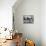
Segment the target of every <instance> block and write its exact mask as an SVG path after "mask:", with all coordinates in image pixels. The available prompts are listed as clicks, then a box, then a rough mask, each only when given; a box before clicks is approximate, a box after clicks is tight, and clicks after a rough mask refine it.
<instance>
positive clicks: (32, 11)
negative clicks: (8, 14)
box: [13, 0, 46, 46]
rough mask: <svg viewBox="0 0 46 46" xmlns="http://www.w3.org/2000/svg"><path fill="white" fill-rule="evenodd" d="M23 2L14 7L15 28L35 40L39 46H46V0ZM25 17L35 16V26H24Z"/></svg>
mask: <svg viewBox="0 0 46 46" xmlns="http://www.w3.org/2000/svg"><path fill="white" fill-rule="evenodd" d="M23 1H24V2H23ZM23 1H22V3H16V4H15V5H14V6H13V12H14V15H15V28H16V29H17V30H18V31H19V32H23V34H24V36H26V37H27V38H29V39H30V38H31V39H34V40H35V42H36V44H37V46H46V0H41V1H40V0H28V1H27V0H23ZM23 15H34V24H23ZM27 34H28V35H27ZM30 36H31V37H30ZM39 44H42V45H39Z"/></svg>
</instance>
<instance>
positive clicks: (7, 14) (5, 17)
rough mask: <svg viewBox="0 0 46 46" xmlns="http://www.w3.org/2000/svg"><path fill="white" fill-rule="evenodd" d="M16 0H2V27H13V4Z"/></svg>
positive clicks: (0, 5) (0, 7)
mask: <svg viewBox="0 0 46 46" xmlns="http://www.w3.org/2000/svg"><path fill="white" fill-rule="evenodd" d="M15 2H16V0H0V27H7V28H9V29H11V28H12V6H13V4H14V3H15Z"/></svg>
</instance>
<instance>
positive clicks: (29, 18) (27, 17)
mask: <svg viewBox="0 0 46 46" xmlns="http://www.w3.org/2000/svg"><path fill="white" fill-rule="evenodd" d="M23 23H31V24H33V23H34V16H33V15H24V16H23Z"/></svg>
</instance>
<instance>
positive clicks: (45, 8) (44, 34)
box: [41, 0, 46, 46]
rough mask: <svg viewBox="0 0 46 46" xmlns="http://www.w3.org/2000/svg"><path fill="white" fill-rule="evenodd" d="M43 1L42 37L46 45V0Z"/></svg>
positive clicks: (44, 45)
mask: <svg viewBox="0 0 46 46" xmlns="http://www.w3.org/2000/svg"><path fill="white" fill-rule="evenodd" d="M41 3H42V5H41V38H42V46H46V0H42V2H41Z"/></svg>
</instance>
